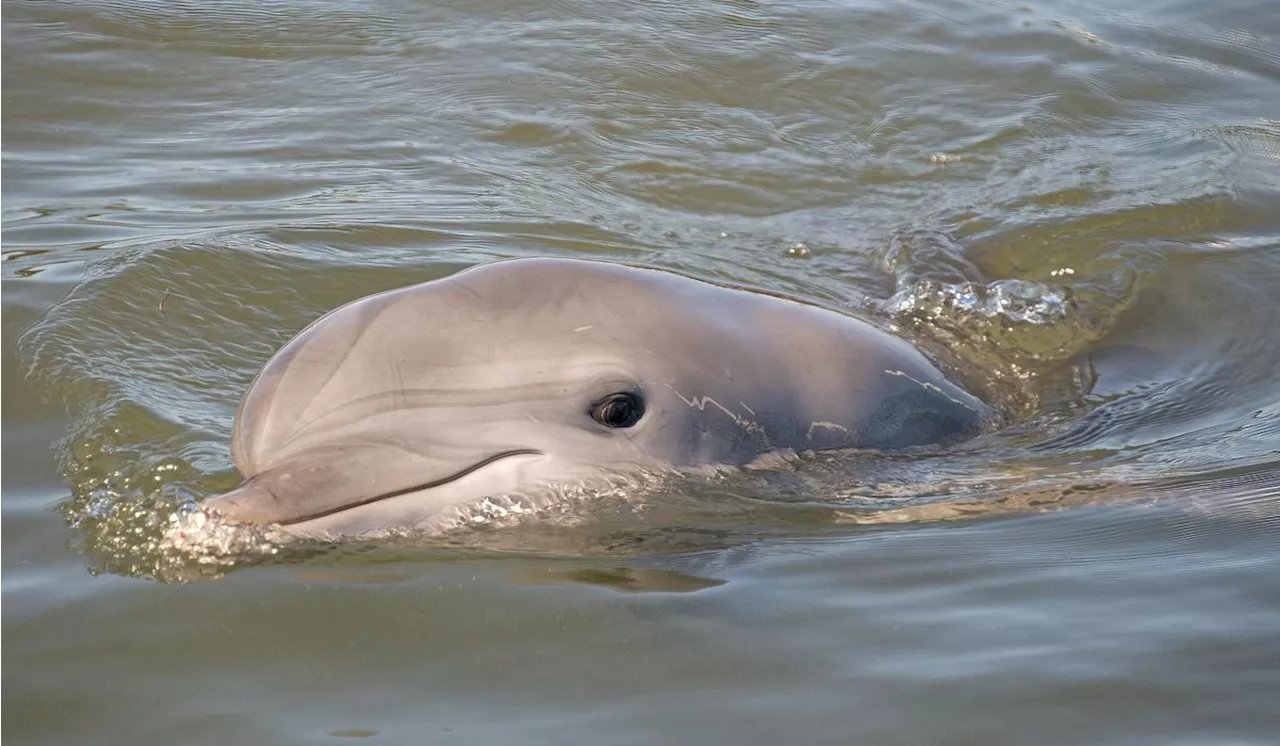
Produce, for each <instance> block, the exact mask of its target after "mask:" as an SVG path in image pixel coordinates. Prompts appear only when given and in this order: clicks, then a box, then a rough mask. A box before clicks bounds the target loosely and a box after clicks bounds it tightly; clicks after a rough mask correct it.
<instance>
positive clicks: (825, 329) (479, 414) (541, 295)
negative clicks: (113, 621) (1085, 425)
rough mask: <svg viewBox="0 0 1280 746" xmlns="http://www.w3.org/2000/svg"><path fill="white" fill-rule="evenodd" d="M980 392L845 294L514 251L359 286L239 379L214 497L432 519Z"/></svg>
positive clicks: (973, 425) (708, 464)
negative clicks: (764, 289)
mask: <svg viewBox="0 0 1280 746" xmlns="http://www.w3.org/2000/svg"><path fill="white" fill-rule="evenodd" d="M987 413H988V409H987V407H986V406H985V405H984V404H983V403H982V402H981V401H979V400H978V399H977V398H975V397H974V396H972V395H970V394H969V393H967V392H965V391H964V390H962V389H961V388H960V387H959V386H957V385H956V384H954V383H952V382H951V381H949V380H948V379H947V378H946V377H945V376H944V375H943V373H942V372H941V371H940V370H939V368H938V367H936V366H935V365H934V364H933V363H932V362H930V360H929V359H928V358H926V357H925V355H924V354H922V353H921V352H920V351H919V350H918V349H917V348H915V347H914V346H912V345H911V344H910V343H908V342H907V341H905V340H903V339H900V338H898V337H896V336H894V335H892V334H890V333H888V332H886V331H884V330H882V329H880V328H878V327H876V326H873V325H872V324H870V323H868V322H866V321H863V320H860V319H857V318H854V317H852V316H849V315H847V314H844V313H841V312H838V311H835V310H831V309H827V308H823V307H821V306H817V305H814V304H811V303H806V302H802V301H798V300H792V299H789V298H785V297H781V296H777V295H772V294H765V293H761V292H755V291H750V290H745V289H741V288H736V287H729V286H725V285H720V284H713V283H709V282H705V281H702V280H697V279H693V278H691V277H687V276H684V275H680V274H676V273H672V272H669V271H666V270H660V269H653V268H647V267H639V266H632V265H627V264H619V263H613V262H603V261H595V260H585V259H568V258H526V259H508V260H501V261H497V262H493V263H488V264H482V265H479V266H475V267H471V268H469V269H465V270H463V271H460V272H457V273H455V274H453V275H450V276H448V277H445V278H442V279H437V280H433V281H430V282H425V283H421V284H418V285H413V286H409V287H404V288H400V289H396V290H390V291H387V292H383V293H379V294H376V295H372V296H369V297H366V298H363V299H360V300H356V301H354V302H351V303H349V304H347V305H345V306H342V307H340V308H338V309H337V310H334V311H331V312H329V313H328V314H326V315H324V316H323V317H321V318H320V319H319V320H317V321H315V322H314V323H312V324H311V325H310V326H308V327H307V328H306V329H304V330H303V331H302V332H300V333H299V334H298V335H297V336H295V337H294V338H293V339H292V340H291V341H289V342H288V343H287V344H286V345H285V346H284V347H283V348H282V349H281V350H280V351H279V352H278V353H277V354H276V355H275V356H274V357H273V358H272V359H271V360H270V361H269V362H268V363H267V364H266V366H265V367H264V368H263V369H262V371H261V372H260V373H259V374H258V376H257V377H256V378H255V379H254V381H253V383H252V384H251V385H250V387H249V389H248V392H247V393H246V395H245V397H244V399H243V401H242V402H241V405H240V408H239V411H238V412H237V414H236V420H235V426H234V431H233V434H232V443H231V450H232V457H233V460H234V462H235V465H236V468H237V469H238V470H239V472H240V473H241V474H242V475H243V476H244V477H245V479H244V481H243V482H242V483H241V484H240V486H239V487H238V488H236V489H234V490H232V491H231V492H228V493H225V494H223V495H221V496H217V497H214V498H211V499H210V500H208V501H207V506H208V507H209V508H211V509H212V510H213V512H215V513H217V514H219V515H220V516H221V517H222V518H224V519H227V520H230V521H232V522H235V523H246V524H275V525H278V526H280V527H283V528H284V529H285V530H286V531H287V532H291V533H297V534H301V535H309V536H328V537H332V536H352V535H360V534H366V533H369V532H377V531H386V530H404V529H411V530H412V529H419V528H424V527H425V528H429V527H431V526H432V525H436V524H438V523H439V521H440V520H442V519H441V516H443V515H447V514H448V513H449V512H450V511H451V510H452V511H456V510H457V509H459V508H462V507H465V506H467V505H468V504H475V503H477V502H479V501H482V500H483V499H485V498H486V497H499V496H511V495H521V494H527V493H534V492H537V491H539V490H547V489H553V488H555V487H556V486H557V485H577V486H578V487H580V488H581V487H583V486H587V487H589V486H590V485H592V484H606V483H607V482H608V480H609V479H610V478H611V477H616V476H617V475H627V474H638V473H655V472H656V473H672V472H677V473H678V472H682V471H697V470H698V469H702V468H724V467H734V466H739V467H741V466H747V465H750V464H751V462H753V461H756V460H757V459H759V458H760V457H761V456H763V455H765V454H770V453H773V452H783V453H786V452H806V451H817V450H826V449H836V448H873V449H900V448H904V447H908V446H913V445H923V444H933V443H937V442H940V441H944V440H947V439H951V438H955V437H959V436H963V435H966V434H971V433H973V432H975V431H976V430H977V429H978V428H979V427H980V426H981V424H982V423H983V422H984V421H985V420H986V416H987Z"/></svg>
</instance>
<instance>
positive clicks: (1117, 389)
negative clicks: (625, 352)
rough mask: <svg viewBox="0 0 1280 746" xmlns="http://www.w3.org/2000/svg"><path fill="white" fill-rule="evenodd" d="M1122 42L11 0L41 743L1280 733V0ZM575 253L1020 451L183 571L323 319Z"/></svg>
mask: <svg viewBox="0 0 1280 746" xmlns="http://www.w3.org/2000/svg"><path fill="white" fill-rule="evenodd" d="M1116 5H1117V4H1115V3H1105V2H1074V1H1073V0H1054V1H1053V2H1049V3H1045V4H1026V3H1003V2H990V3H982V2H971V1H969V0H957V1H955V2H951V1H946V0H942V1H937V2H935V1H929V2H885V1H881V2H856V1H851V2H844V3H841V2H785V3H756V2H746V1H744V0H735V1H726V2H702V3H695V4H692V5H690V4H681V3H662V2H645V3H624V2H612V1H610V0H604V1H602V2H591V3H575V2H552V3H546V2H537V3H534V2H523V1H522V0H477V1H473V2H456V1H454V2H446V3H424V2H408V1H404V2H398V1H390V0H389V1H387V2H382V1H376V2H372V3H364V4H357V3H343V2H338V1H337V0H332V1H330V0H316V1H311V0H268V1H267V2H258V3H238V2H230V3H212V4H210V3H187V2H180V3H156V2H147V1H140V2H133V3H112V2H105V1H98V2H94V1H92V0H90V1H88V2H79V3H71V2H20V1H18V0H13V1H9V0H6V2H5V3H4V6H3V12H4V30H3V35H4V39H3V42H4V43H3V112H4V113H3V127H4V131H3V135H4V154H3V155H4V162H3V165H4V172H3V197H4V200H3V219H4V225H3V250H4V262H3V270H4V285H3V309H4V313H3V327H4V333H3V345H4V346H3V353H4V360H3V380H4V384H3V406H4V409H3V412H4V414H3V417H4V440H3V448H4V467H5V468H4V470H3V539H4V542H3V558H4V559H3V562H4V585H3V594H4V595H3V600H4V602H5V603H4V606H3V625H4V627H3V631H4V639H5V642H7V643H8V644H7V646H5V648H4V711H3V715H4V718H3V721H4V732H5V733H8V734H9V736H10V738H11V739H14V742H15V743H24V744H68V743H85V744H89V743H92V744H116V743H120V744H125V743H128V744H136V743H182V744H204V743H208V744H225V743H272V744H275V743H281V744H283V743H333V742H344V741H347V740H349V739H367V740H369V741H371V742H376V743H397V744H398V743H414V744H417V743H549V744H551V743H554V744H563V743H591V744H623V743H627V744H632V743H636V744H639V743H693V742H711V743H726V744H729V743H732V744H741V743H762V744H763V743H877V744H895V743H904V744H905V743H911V744H914V743H957V744H959V743H973V744H992V743H1007V744H1028V743H1035V744H1079V743H1090V744H1104V743H1105V744H1137V743H1153V744H1154V743H1160V744H1167V743H1195V744H1203V743H1224V744H1225V743H1230V744H1245V743H1259V744H1262V743H1274V742H1275V740H1276V738H1277V734H1278V733H1280V706H1277V704H1276V702H1277V701H1278V700H1277V697H1276V692H1277V691H1280V581H1277V578H1278V577H1280V550H1277V538H1280V376H1278V375H1277V371H1278V370H1280V332H1278V331H1277V323H1276V321H1277V319H1280V10H1278V9H1277V7H1276V5H1275V3H1274V2H1256V1H1254V2H1225V3H1193V2H1189V1H1184V2H1176V1H1175V0H1164V1H1162V0H1140V1H1139V2H1134V3H1127V4H1124V8H1123V9H1122V10H1115V9H1112V6H1116ZM543 254H556V255H571V256H591V257H598V258H606V259H619V260H625V261H632V262H639V263H646V264H653V265H656V266H662V267H668V268H672V269H677V270H681V271H685V272H688V273H691V274H695V275H698V276H702V277H707V278H713V279H718V280H724V281H730V282H735V283H740V284H746V285H750V286H755V287H759V288H763V289H767V290H771V291H779V292H784V293H790V294H793V295H797V296H801V297H807V298H812V299H817V300H820V301H823V302H825V303H830V304H835V305H839V306H844V307H847V308H849V309H850V310H851V311H854V312H857V313H860V314H864V315H866V316H869V317H872V318H875V319H876V320H878V321H879V322H881V323H884V324H891V325H894V326H895V327H896V328H897V329H898V330H900V332H901V333H902V334H904V335H906V336H908V337H910V338H912V339H913V340H915V341H916V342H917V343H919V344H920V345H922V346H924V347H926V348H927V349H929V350H931V351H932V352H933V353H934V354H936V355H937V356H938V357H939V358H941V359H942V360H944V362H945V363H946V364H948V365H949V366H951V367H952V368H953V370H954V371H955V372H956V374H957V375H959V376H961V377H963V378H965V380H966V381H968V382H969V384H970V385H971V386H972V387H973V388H974V389H975V390H976V391H979V392H981V393H982V394H983V395H984V396H985V397H986V398H987V399H989V400H990V401H992V402H993V403H995V404H996V405H997V406H998V407H999V408H1000V411H1001V412H1002V414H1003V417H1004V424H1003V426H1002V427H1001V428H1000V429H999V431H997V432H994V433H991V434H988V435H985V436H983V437H981V438H979V439H977V440H974V441H972V442H970V443H966V444H964V445H962V446H960V447H957V448H953V449H944V450H943V451H941V452H933V453H927V454H921V455H917V456H913V457H910V458H901V457H888V456H876V455H868V454H855V455H850V456H836V457H829V458H822V459H814V460H810V461H807V462H805V463H802V464H800V465H798V466H793V467H788V468H786V469H785V470H782V471H779V472H777V473H774V474H768V475H742V476H740V477H734V476H729V477H726V478H724V479H723V480H719V481H716V482H714V483H702V484H690V485H686V486H685V487H684V488H682V489H674V490H671V491H669V492H666V493H658V494H650V495H644V496H640V495H634V496H623V497H621V498H619V497H617V496H613V497H608V498H601V499H600V500H598V501H594V502H593V501H586V502H585V503H583V504H579V505H575V506H572V507H570V508H567V509H566V510H565V511H563V512H554V511H553V514H550V515H546V516H542V517H540V518H535V519H532V520H527V521H524V522H520V523H517V524H515V525H506V526H480V527H476V528H474V529H471V530H465V531H462V532H461V533H459V534H458V535H455V536H452V537H450V538H449V539H448V540H447V541H444V542H443V543H439V542H437V543H435V544H432V545H431V546H427V547H423V546H413V545H407V546H406V545H396V546H366V545H358V546H346V547H338V548H324V547H309V548H306V549H305V550H300V549H293V550H284V551H282V552H281V553H279V554H277V555H274V556H271V557H268V558H267V559H266V560H264V561H255V562H250V563H247V564H245V565H243V566H240V567H235V568H227V567H226V566H209V565H206V564H202V563H200V562H199V561H198V558H193V557H191V556H189V555H187V556H184V555H175V554H174V553H173V552H171V551H168V550H167V549H166V548H165V547H164V546H162V543H161V542H160V538H161V537H162V535H163V534H164V530H165V526H166V525H167V524H166V521H168V520H169V519H170V517H171V516H172V515H173V514H174V511H175V510H176V509H177V508H179V507H180V506H182V505H183V504H185V503H186V502H188V501H191V500H195V499H199V498H202V497H204V496H207V495H209V494H212V493H215V492H217V491H219V490H222V489H226V488H228V487H229V486H231V485H233V484H235V482H236V476H235V474H234V473H233V471H232V469H231V465H230V458H229V451H228V444H227V441H228V437H229V433H230V428H231V421H232V416H233V414H234V412H235V407H236V404H237V403H238V400H239V397H240V395H241V394H242V392H243V390H244V387H245V385H246V384H247V383H248V381H249V379H250V378H251V377H252V376H253V374H254V373H255V372H256V371H257V369H258V368H259V367H260V366H261V365H262V364H263V363H264V362H265V361H266V359H267V358H268V357H269V356H270V354H271V353H272V351H273V350H275V349H276V348H277V347H278V346H279V345H280V344H281V343H283V342H284V341H285V340H286V339H287V338H288V337H289V336H290V335H291V334H292V333H294V332H295V331H297V330H298V329H300V328H301V327H302V326H304V325H305V324H306V323H308V322H309V321H310V320H311V319H313V318H314V317H315V316H317V315H318V314H320V313H322V312H324V311H326V310H328V309H330V308H333V307H334V306H336V305H339V304H341V303H342V302H345V301H347V300H350V299H353V298H356V297H359V296H362V295H365V294H368V293H371V292H375V291H378V290H382V289H386V288H390V287H395V286H399V285H403V284H407V283H410V282H415V281H421V280H425V279H429V278H433V277H438V276H442V275H444V274H447V273H449V272H452V271H454V270H456V269H458V268H460V267H463V266H467V265H470V264H474V263H476V262H480V261H485V260H489V259H493V258H497V257H511V256H530V255H543ZM228 570H230V571H228Z"/></svg>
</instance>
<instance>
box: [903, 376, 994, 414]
mask: <svg viewBox="0 0 1280 746" xmlns="http://www.w3.org/2000/svg"><path fill="white" fill-rule="evenodd" d="M884 372H885V373H888V374H889V375H891V376H901V377H902V378H905V379H907V380H908V381H911V382H912V383H914V384H916V385H917V386H919V387H920V388H923V389H930V390H931V391H936V392H938V393H939V394H942V395H943V396H944V397H946V398H947V399H949V400H950V401H953V402H955V403H956V404H959V405H960V406H962V407H964V408H965V409H967V410H969V411H970V412H977V411H978V410H976V409H974V408H973V407H971V406H969V405H968V404H966V403H964V402H962V401H960V400H959V399H957V398H955V397H954V396H951V395H949V394H948V393H947V392H945V391H943V390H942V389H941V388H939V387H938V385H937V384H934V383H929V382H928V381H921V380H919V379H916V378H912V377H911V376H910V375H908V374H907V373H904V372H903V371H900V370H889V369H888V368H885V370H884Z"/></svg>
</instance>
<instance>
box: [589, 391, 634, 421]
mask: <svg viewBox="0 0 1280 746" xmlns="http://www.w3.org/2000/svg"><path fill="white" fill-rule="evenodd" d="M591 416H592V417H593V418H595V421H596V422H599V423H600V424H601V425H604V426H605V427H631V426H632V425H634V424H636V423H637V422H639V421H640V418H641V417H642V416H644V401H642V400H641V399H640V397H639V396H637V395H635V394H610V395H608V396H606V397H605V398H603V399H601V400H600V401H598V402H596V403H595V404H592V405H591Z"/></svg>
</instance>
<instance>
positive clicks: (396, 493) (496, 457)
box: [277, 448, 547, 526]
mask: <svg viewBox="0 0 1280 746" xmlns="http://www.w3.org/2000/svg"><path fill="white" fill-rule="evenodd" d="M545 455H547V454H546V453H545V452H543V451H539V450H536V449H533V448H517V449H514V450H510V451H502V452H501V453H495V454H493V455H492V456H489V457H487V458H484V459H482V460H480V461H477V462H476V463H474V464H472V465H471V466H468V467H467V468H465V469H463V470H462V471H459V472H455V473H453V474H450V475H449V476H447V477H441V478H440V479H434V480H432V481H430V482H423V483H422V484H416V485H413V486H412V487H405V488H403V489H399V490H393V491H391V492H384V493H382V494H380V495H374V496H372V497H366V498H365V499H363V500H359V501H357V502H353V503H347V504H346V505H339V506H338V507H336V508H330V509H328V510H322V511H320V512H318V513H309V514H307V515H303V516H298V517H296V518H289V519H287V520H283V521H278V522H277V523H278V525H280V526H293V525H296V524H299V523H306V522H307V521H314V520H317V519H319V518H325V517H327V516H331V515H334V514H336V513H343V512H346V511H348V510H355V509H356V508H362V507H364V506H366V505H372V504H373V503H376V502H381V501H383V500H390V499H391V498H393V497H400V496H401V495H407V494H409V493H410V492H417V491H419V490H429V489H431V488H433V487H440V486H443V485H446V484H449V483H450V482H456V481H458V480H459V479H462V478H463V477H465V476H467V475H468V474H474V473H475V472H477V471H479V470H481V469H483V468H484V467H486V466H489V465H490V464H493V463H496V462H498V461H501V460H503V459H505V458H511V457H513V456H545Z"/></svg>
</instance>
